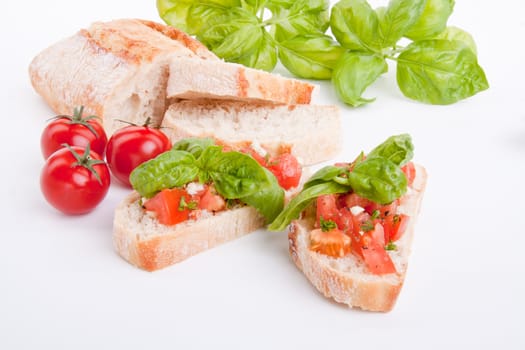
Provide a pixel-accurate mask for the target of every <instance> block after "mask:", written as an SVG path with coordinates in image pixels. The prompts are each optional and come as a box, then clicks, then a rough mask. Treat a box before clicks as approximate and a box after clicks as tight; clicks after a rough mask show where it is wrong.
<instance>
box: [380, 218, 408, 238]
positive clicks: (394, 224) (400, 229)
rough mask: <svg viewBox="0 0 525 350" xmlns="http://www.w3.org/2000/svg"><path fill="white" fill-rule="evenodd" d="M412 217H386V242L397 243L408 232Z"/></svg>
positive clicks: (384, 225)
mask: <svg viewBox="0 0 525 350" xmlns="http://www.w3.org/2000/svg"><path fill="white" fill-rule="evenodd" d="M409 220H410V217H409V216H408V215H405V214H399V215H398V214H392V215H388V216H386V217H385V219H384V220H383V227H384V228H385V240H386V242H387V243H388V242H390V241H392V242H395V241H397V240H398V239H399V238H401V236H402V235H403V233H404V232H405V231H406V228H407V225H408V221H409Z"/></svg>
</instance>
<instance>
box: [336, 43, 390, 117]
mask: <svg viewBox="0 0 525 350" xmlns="http://www.w3.org/2000/svg"><path fill="white" fill-rule="evenodd" d="M387 70H388V65H387V63H386V61H385V59H384V58H383V57H381V56H379V55H375V54H368V53H362V52H347V53H345V54H344V55H343V56H342V57H341V59H340V60H339V63H338V64H337V65H336V67H335V69H334V71H333V73H332V82H333V84H334V87H335V91H336V93H337V95H338V97H339V98H340V99H341V100H342V101H343V102H345V103H347V104H349V105H351V106H354V107H357V106H360V105H363V104H366V103H369V102H372V101H374V100H375V98H372V99H366V98H363V97H362V94H363V92H364V91H365V89H366V88H367V87H368V86H370V85H371V84H372V83H373V82H374V81H376V79H377V78H378V77H379V76H380V75H381V74H383V73H385V72H386V71H387Z"/></svg>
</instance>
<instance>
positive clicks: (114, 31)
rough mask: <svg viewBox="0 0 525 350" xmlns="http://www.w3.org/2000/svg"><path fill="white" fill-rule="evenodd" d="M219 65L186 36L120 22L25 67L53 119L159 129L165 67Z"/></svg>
mask: <svg viewBox="0 0 525 350" xmlns="http://www.w3.org/2000/svg"><path fill="white" fill-rule="evenodd" d="M181 56H184V57H188V58H192V59H196V60H204V59H209V60H216V61H218V62H220V60H219V59H218V58H217V57H216V56H215V55H213V54H212V53H211V52H210V51H208V50H207V49H206V48H205V47H204V46H203V45H202V44H200V43H199V42H198V41H196V40H194V39H192V38H191V37H189V36H187V35H186V34H184V33H182V32H180V31H178V30H175V29H173V28H169V27H166V26H163V25H160V24H156V23H154V22H147V21H141V20H136V19H120V20H115V21H111V22H96V23H93V24H92V25H91V26H90V27H89V28H88V29H82V30H80V31H79V32H78V33H76V34H75V35H73V36H71V37H69V38H66V39H63V40H61V41H60V42H58V43H56V44H54V45H52V46H50V47H49V48H47V49H45V50H44V51H42V52H41V53H40V54H38V55H37V56H36V57H35V58H34V59H33V61H32V62H31V64H30V66H29V75H30V78H31V82H32V84H33V87H34V88H35V90H36V91H37V92H38V93H39V94H40V95H41V96H42V97H43V98H44V100H45V101H46V102H47V103H48V104H49V106H50V107H51V108H52V109H53V110H54V111H55V112H56V113H57V114H69V113H71V112H72V111H73V109H74V108H75V107H78V106H81V105H83V106H85V112H86V113H89V114H94V115H97V116H99V117H101V118H103V124H104V127H105V129H106V132H107V133H108V134H109V135H111V134H112V133H113V130H114V129H116V128H118V127H122V126H123V125H122V124H121V123H119V122H117V121H116V120H117V119H123V120H126V121H129V122H133V123H137V124H143V123H144V121H145V120H146V118H147V117H151V118H152V122H153V123H157V124H160V122H161V120H162V117H163V115H164V111H165V109H166V85H167V80H168V66H169V62H170V61H171V60H172V59H173V58H174V57H181Z"/></svg>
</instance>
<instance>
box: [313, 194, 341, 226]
mask: <svg viewBox="0 0 525 350" xmlns="http://www.w3.org/2000/svg"><path fill="white" fill-rule="evenodd" d="M336 200H337V197H336V195H335V194H326V195H322V196H319V197H317V217H316V226H317V227H320V225H321V218H322V219H323V220H325V221H329V220H331V221H334V222H336V221H337V217H338V212H339V210H338V209H337V204H336Z"/></svg>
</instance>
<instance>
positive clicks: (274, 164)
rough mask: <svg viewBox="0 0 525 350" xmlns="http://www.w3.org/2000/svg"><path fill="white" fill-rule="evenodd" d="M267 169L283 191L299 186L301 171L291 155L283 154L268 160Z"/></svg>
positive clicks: (295, 159) (299, 165)
mask: <svg viewBox="0 0 525 350" xmlns="http://www.w3.org/2000/svg"><path fill="white" fill-rule="evenodd" d="M267 168H268V170H270V171H271V172H272V173H273V174H274V175H275V177H276V178H277V181H278V182H279V185H281V187H282V188H284V189H285V190H289V189H290V188H294V187H297V186H298V185H299V181H300V180H301V174H302V172H303V170H302V168H301V164H299V162H298V161H297V158H295V157H294V156H293V155H292V154H290V153H283V154H281V155H279V156H277V157H275V158H270V160H269V161H268V164H267Z"/></svg>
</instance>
